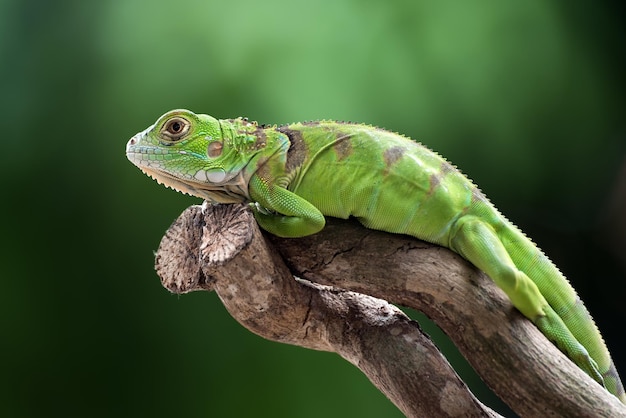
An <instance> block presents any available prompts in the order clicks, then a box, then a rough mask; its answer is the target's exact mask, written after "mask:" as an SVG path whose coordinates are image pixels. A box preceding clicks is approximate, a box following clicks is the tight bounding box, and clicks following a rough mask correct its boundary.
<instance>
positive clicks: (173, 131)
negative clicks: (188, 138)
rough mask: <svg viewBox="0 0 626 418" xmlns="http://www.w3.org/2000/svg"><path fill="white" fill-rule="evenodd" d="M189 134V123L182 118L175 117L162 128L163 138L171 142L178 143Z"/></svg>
mask: <svg viewBox="0 0 626 418" xmlns="http://www.w3.org/2000/svg"><path fill="white" fill-rule="evenodd" d="M187 132H189V121H188V120H187V119H183V118H181V117H178V116H175V117H173V118H171V119H170V120H168V121H167V122H165V124H164V125H163V128H161V136H163V137H165V138H166V139H168V140H170V141H177V140H179V139H181V138H182V137H184V136H185V135H186V134H187Z"/></svg>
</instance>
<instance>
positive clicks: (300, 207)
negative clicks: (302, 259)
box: [249, 175, 326, 238]
mask: <svg viewBox="0 0 626 418" xmlns="http://www.w3.org/2000/svg"><path fill="white" fill-rule="evenodd" d="M249 192H250V197H251V198H252V200H253V201H255V202H256V203H258V204H259V205H260V206H261V207H262V208H264V209H268V210H269V211H271V212H275V213H266V212H264V211H263V210H262V209H259V208H255V207H254V206H253V207H252V210H253V212H254V217H255V219H256V220H257V222H258V223H259V225H260V226H261V228H263V229H265V230H266V231H268V232H270V233H272V234H274V235H277V236H279V237H285V238H296V237H303V236H306V235H311V234H314V233H316V232H319V231H320V230H321V229H322V228H324V225H325V224H326V220H325V219H324V215H322V212H320V211H319V210H318V209H317V208H316V207H315V206H313V205H312V204H311V203H309V202H308V201H307V200H305V199H303V198H301V197H300V196H298V195H296V194H294V193H292V192H290V191H289V190H287V189H285V188H283V187H280V186H277V185H275V184H272V183H270V182H267V181H266V180H264V179H263V178H261V177H259V176H258V175H254V176H252V178H251V179H250V187H249Z"/></svg>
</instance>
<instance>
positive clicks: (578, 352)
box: [126, 110, 626, 403]
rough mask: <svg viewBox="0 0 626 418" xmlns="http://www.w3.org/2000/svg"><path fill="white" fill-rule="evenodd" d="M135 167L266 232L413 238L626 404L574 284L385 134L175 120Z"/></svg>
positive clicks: (432, 157)
mask: <svg viewBox="0 0 626 418" xmlns="http://www.w3.org/2000/svg"><path fill="white" fill-rule="evenodd" d="M126 155H127V157H128V159H129V160H130V161H131V162H133V163H134V164H135V165H137V166H138V167H139V168H140V169H141V170H142V171H143V172H144V173H146V174H148V175H149V176H150V177H153V178H154V179H156V180H157V181H158V182H159V183H162V184H164V185H166V186H168V187H171V188H173V189H175V190H178V191H180V192H183V193H187V194H190V195H194V196H198V197H201V198H203V199H206V200H208V201H209V202H212V203H214V204H220V203H237V202H250V203H252V205H251V207H252V209H253V211H254V214H255V217H256V220H257V222H258V223H259V225H260V226H261V227H262V228H263V229H265V230H267V231H269V232H271V233H273V234H275V235H278V236H282V237H302V236H306V235H310V234H314V233H316V232H318V231H320V230H321V229H322V228H323V227H324V223H325V220H324V216H325V215H326V216H334V217H338V218H344V219H345V218H348V217H350V216H353V217H355V218H357V219H358V220H359V221H360V222H361V223H362V224H363V225H364V226H366V227H368V228H372V229H378V230H382V231H388V232H393V233H400V234H408V235H412V236H414V237H417V238H419V239H422V240H425V241H429V242H432V243H436V244H439V245H442V246H445V247H448V248H450V249H451V250H453V251H455V252H457V253H459V254H460V255H462V256H463V257H464V258H466V259H467V260H469V261H470V262H472V263H473V264H474V265H475V266H477V267H478V268H480V269H481V270H483V271H484V272H485V273H487V274H488V275H489V277H491V278H492V279H493V280H494V281H495V282H496V284H497V285H498V286H499V287H500V288H501V289H502V290H504V292H505V293H506V294H507V295H508V296H509V298H510V299H511V301H512V303H513V305H515V307H516V308H517V309H519V310H520V311H521V312H522V313H523V314H524V315H525V316H526V317H527V318H529V319H530V320H532V321H533V322H534V323H535V324H536V326H537V327H538V328H539V329H540V330H541V331H542V332H543V333H544V335H545V336H546V337H547V338H548V339H550V340H551V341H552V342H554V343H555V344H556V345H557V346H558V347H559V348H560V349H561V351H563V352H564V353H565V354H566V355H567V356H568V357H569V358H570V359H572V360H573V361H574V362H575V363H576V364H577V365H578V366H579V367H580V368H581V369H582V370H584V371H585V372H586V373H587V374H588V375H589V376H591V377H592V378H593V379H595V380H596V381H597V382H599V383H600V384H601V385H603V386H604V387H606V388H607V390H608V391H609V392H611V393H612V394H614V395H615V396H616V397H618V398H619V399H620V400H621V401H622V402H623V403H626V395H625V394H624V388H623V385H622V382H621V380H620V378H619V375H618V373H617V370H616V369H615V366H614V364H613V362H612V360H611V357H610V354H609V352H608V350H607V348H606V346H605V344H604V342H603V340H602V337H601V335H600V333H599V331H598V329H597V327H596V325H595V324H594V322H593V319H592V318H591V316H590V315H589V313H588V311H587V309H586V308H585V307H584V305H583V304H582V302H581V301H580V299H579V298H578V296H577V295H576V292H575V291H574V289H573V288H572V287H571V285H570V284H569V282H568V281H567V279H566V278H565V277H564V276H563V275H562V274H561V272H560V271H559V270H558V269H557V268H556V267H555V266H554V264H552V262H551V261H550V260H549V259H548V258H547V257H546V256H545V255H544V254H543V253H542V252H541V250H539V249H538V248H537V247H536V246H535V245H534V244H533V243H532V242H531V241H530V240H529V239H528V238H526V236H524V234H523V233H522V232H520V231H519V230H518V229H517V228H516V227H515V226H514V225H513V224H511V223H510V222H509V221H507V220H506V219H505V218H504V217H503V216H502V215H501V214H500V213H499V212H498V210H497V209H496V208H495V207H494V206H493V205H492V204H491V203H490V202H489V200H488V199H487V198H486V197H485V196H484V195H483V194H482V193H481V192H480V190H479V189H478V188H477V187H476V186H475V185H474V184H473V183H472V182H471V181H470V180H468V179H467V178H466V177H465V176H463V175H462V174H461V173H460V172H459V171H458V170H457V169H456V168H454V167H453V166H452V165H450V164H449V163H448V162H446V161H445V160H444V159H443V158H441V157H440V156H439V155H437V154H436V153H434V152H432V151H431V150H429V149H428V148H426V147H424V146H422V145H421V144H419V143H417V142H414V141H412V140H410V139H408V138H406V137H403V136H400V135H398V134H395V133H391V132H388V131H385V130H382V129H378V128H375V127H371V126H367V125H360V124H350V123H340V122H333V121H319V122H308V123H296V124H291V125H286V126H280V127H276V126H270V127H264V126H259V125H257V124H256V122H249V121H248V120H247V119H242V118H238V119H228V120H217V119H214V118H212V117H210V116H208V115H199V114H194V113H192V112H190V111H187V110H174V111H171V112H168V113H166V114H165V115H163V116H161V117H160V118H159V119H158V120H157V122H156V123H155V124H154V125H152V126H150V127H149V128H148V129H146V130H145V131H143V132H140V133H138V134H137V135H135V136H134V137H133V138H131V139H130V141H129V142H128V144H127V146H126Z"/></svg>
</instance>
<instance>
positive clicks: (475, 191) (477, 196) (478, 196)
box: [472, 185, 489, 203]
mask: <svg viewBox="0 0 626 418" xmlns="http://www.w3.org/2000/svg"><path fill="white" fill-rule="evenodd" d="M472 186H473V187H472V203H474V202H484V203H489V200H488V199H487V197H486V196H485V195H484V194H483V192H481V191H480V189H479V188H478V187H476V186H475V185H472Z"/></svg>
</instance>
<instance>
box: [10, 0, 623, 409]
mask: <svg viewBox="0 0 626 418" xmlns="http://www.w3.org/2000/svg"><path fill="white" fill-rule="evenodd" d="M580 3H581V4H577V2H561V3H559V2H550V1H547V2H546V1H533V0H531V1H525V2H512V1H499V0H493V1H491V0H480V1H467V2H465V1H464V2H461V1H440V2H425V1H398V0H389V1H380V2H375V1H357V0H347V1H344V0H317V1H284V0H283V1H281V0H265V1H263V2H257V1H252V0H248V1H245V0H230V1H198V0H195V1H194V0H177V1H147V0H108V1H84V0H81V1H78V0H59V1H43V0H41V1H36V0H0V126H1V128H2V135H1V137H2V139H1V150H0V182H1V184H2V191H1V196H2V204H1V205H0V211H1V218H0V219H2V221H3V222H2V223H3V233H2V248H1V251H0V283H1V286H2V290H1V292H0V326H1V333H2V334H1V336H0V359H1V360H0V385H1V386H0V415H2V416H5V417H36V416H46V417H50V416H65V417H111V416H118V417H126V416H127V417H134V416H152V417H172V416H175V417H207V416H215V417H222V416H223V417H251V416H255V417H260V416H271V417H319V416H326V417H343V416H360V417H393V416H400V413H399V412H398V411H397V410H396V409H395V407H394V406H393V405H392V404H391V403H390V402H389V401H388V400H386V398H384V396H383V395H381V394H380V393H378V392H377V391H376V389H374V388H373V386H372V385H371V384H370V383H369V382H368V381H367V380H366V378H365V377H363V376H362V375H361V374H360V372H359V371H358V370H357V369H355V368H354V367H353V366H351V365H349V364H348V363H346V362H344V361H343V360H341V359H340V358H338V357H337V356H336V355H333V354H328V353H318V352H312V351H307V350H304V349H301V348H295V347H289V346H284V345H280V344H277V343H273V342H268V341H265V340H263V339H261V338H259V337H257V336H255V335H253V334H251V333H249V332H248V331H246V330H245V329H243V328H242V327H241V326H240V325H238V324H237V323H236V322H235V321H234V320H233V319H232V318H231V317H230V316H229V315H228V314H227V313H226V312H225V310H224V308H223V306H222V305H221V303H220V301H219V300H218V299H217V297H216V295H215V294H209V293H198V294H189V295H184V296H180V297H179V296H174V295H170V294H169V293H168V292H167V291H166V290H164V289H163V288H162V287H161V285H160V283H159V280H158V278H157V276H156V274H155V272H154V270H153V261H154V260H153V250H155V249H156V248H157V246H158V244H159V240H160V238H161V236H162V234H163V232H164V231H165V230H166V228H167V227H168V226H169V224H170V223H171V222H172V221H173V220H174V219H175V218H176V217H177V216H178V214H179V213H180V212H182V211H183V209H184V208H185V207H187V206H188V205H191V204H195V203H198V199H194V198H190V197H187V196H183V195H180V194H177V193H175V192H173V191H171V190H167V189H165V188H163V187H162V186H159V185H157V184H156V182H154V181H152V180H150V179H149V178H147V177H146V176H144V175H143V174H141V173H140V172H139V170H137V169H136V168H135V167H133V166H132V165H131V164H130V163H129V162H128V161H127V160H126V158H125V155H124V147H125V143H126V141H127V140H128V138H130V136H131V135H133V134H134V133H135V132H137V131H139V130H142V129H144V128H145V127H147V126H148V125H149V124H151V123H153V122H154V120H156V118H157V117H158V116H159V115H161V114H162V113H164V112H165V111H167V110H169V109H172V108H177V107H185V108H190V109H192V110H195V111H198V112H203V113H209V114H211V115H213V116H216V117H220V118H229V117H236V116H248V117H249V118H251V119H256V120H258V121H259V122H261V123H269V124H273V123H278V124H280V123H288V122H293V121H300V120H310V119H318V118H332V119H341V120H352V121H359V122H367V123H371V124H374V125H379V126H382V127H386V128H389V129H393V130H396V131H400V132H403V133H405V134H407V135H410V136H412V137H413V138H416V139H419V140H420V141H422V142H424V143H426V144H428V145H429V146H430V147H432V148H434V149H435V150H437V151H439V152H440V153H442V154H443V155H445V156H446V157H447V158H449V159H450V160H451V161H453V162H454V163H455V164H456V165H458V166H459V167H460V168H461V169H462V170H463V171H464V172H465V173H467V174H468V175H469V176H470V177H471V178H473V179H474V180H475V181H476V182H477V183H478V184H479V185H480V186H481V188H482V189H483V190H484V191H485V193H486V194H487V195H488V196H490V198H491V199H492V200H493V201H494V202H495V204H496V205H497V206H498V207H499V208H500V209H501V210H502V211H503V212H504V213H505V214H506V215H507V216H508V217H509V218H510V219H512V220H513V221H514V222H516V223H517V224H518V225H520V226H521V227H522V229H523V230H525V231H526V232H527V233H528V234H529V235H530V236H531V237H532V238H533V239H534V240H535V241H536V242H537V243H539V245H540V246H541V247H542V248H543V249H544V250H545V251H546V252H547V253H548V254H549V255H550V257H551V258H552V259H553V260H554V261H555V262H556V263H557V265H559V266H560V268H561V269H562V270H563V271H564V272H565V273H566V274H567V276H568V277H569V278H570V279H571V281H572V282H573V283H574V285H575V287H576V288H577V289H578V290H579V293H580V294H581V296H582V298H583V299H584V300H585V301H586V303H587V305H588V306H589V308H590V310H591V311H592V313H593V314H594V316H595V318H596V320H597V322H598V323H599V325H600V328H601V329H602V331H603V334H604V336H605V338H606V340H607V342H608V344H609V346H610V348H611V350H612V352H613V355H614V357H615V360H616V362H617V365H618V368H619V369H620V370H621V371H622V374H623V375H624V376H626V344H625V342H624V340H623V329H624V323H625V322H626V305H625V303H624V300H625V296H626V250H625V248H626V215H625V213H626V120H625V115H626V113H625V110H626V106H625V105H626V97H625V95H624V87H625V86H624V74H626V71H625V70H626V68H625V67H626V65H625V57H626V55H625V49H624V39H626V37H625V36H624V35H625V33H624V24H623V22H624V13H623V10H621V9H620V8H618V6H617V5H618V4H619V3H611V2H607V1H596V2H593V3H587V2H585V4H584V5H583V4H582V3H583V2H580ZM429 329H430V328H429ZM432 332H433V333H435V334H436V331H432ZM441 344H442V346H444V347H447V346H448V344H447V343H446V342H441ZM451 360H452V361H453V362H454V364H457V365H459V366H458V367H459V369H460V371H461V373H462V374H463V376H466V378H467V379H468V380H469V381H470V384H471V385H472V387H473V388H474V390H475V391H476V393H477V394H478V395H479V396H480V397H481V399H483V400H484V401H485V402H487V403H488V404H489V405H492V406H494V407H496V408H498V410H500V411H506V409H504V407H502V405H501V404H499V403H498V402H497V401H495V400H494V399H493V398H492V397H490V395H489V394H488V393H486V391H485V389H484V388H482V387H481V386H480V382H479V381H478V379H476V378H475V377H472V375H471V373H470V372H469V371H467V369H466V367H465V366H463V365H462V363H461V362H460V360H459V359H457V358H456V356H455V355H454V354H451Z"/></svg>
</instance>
